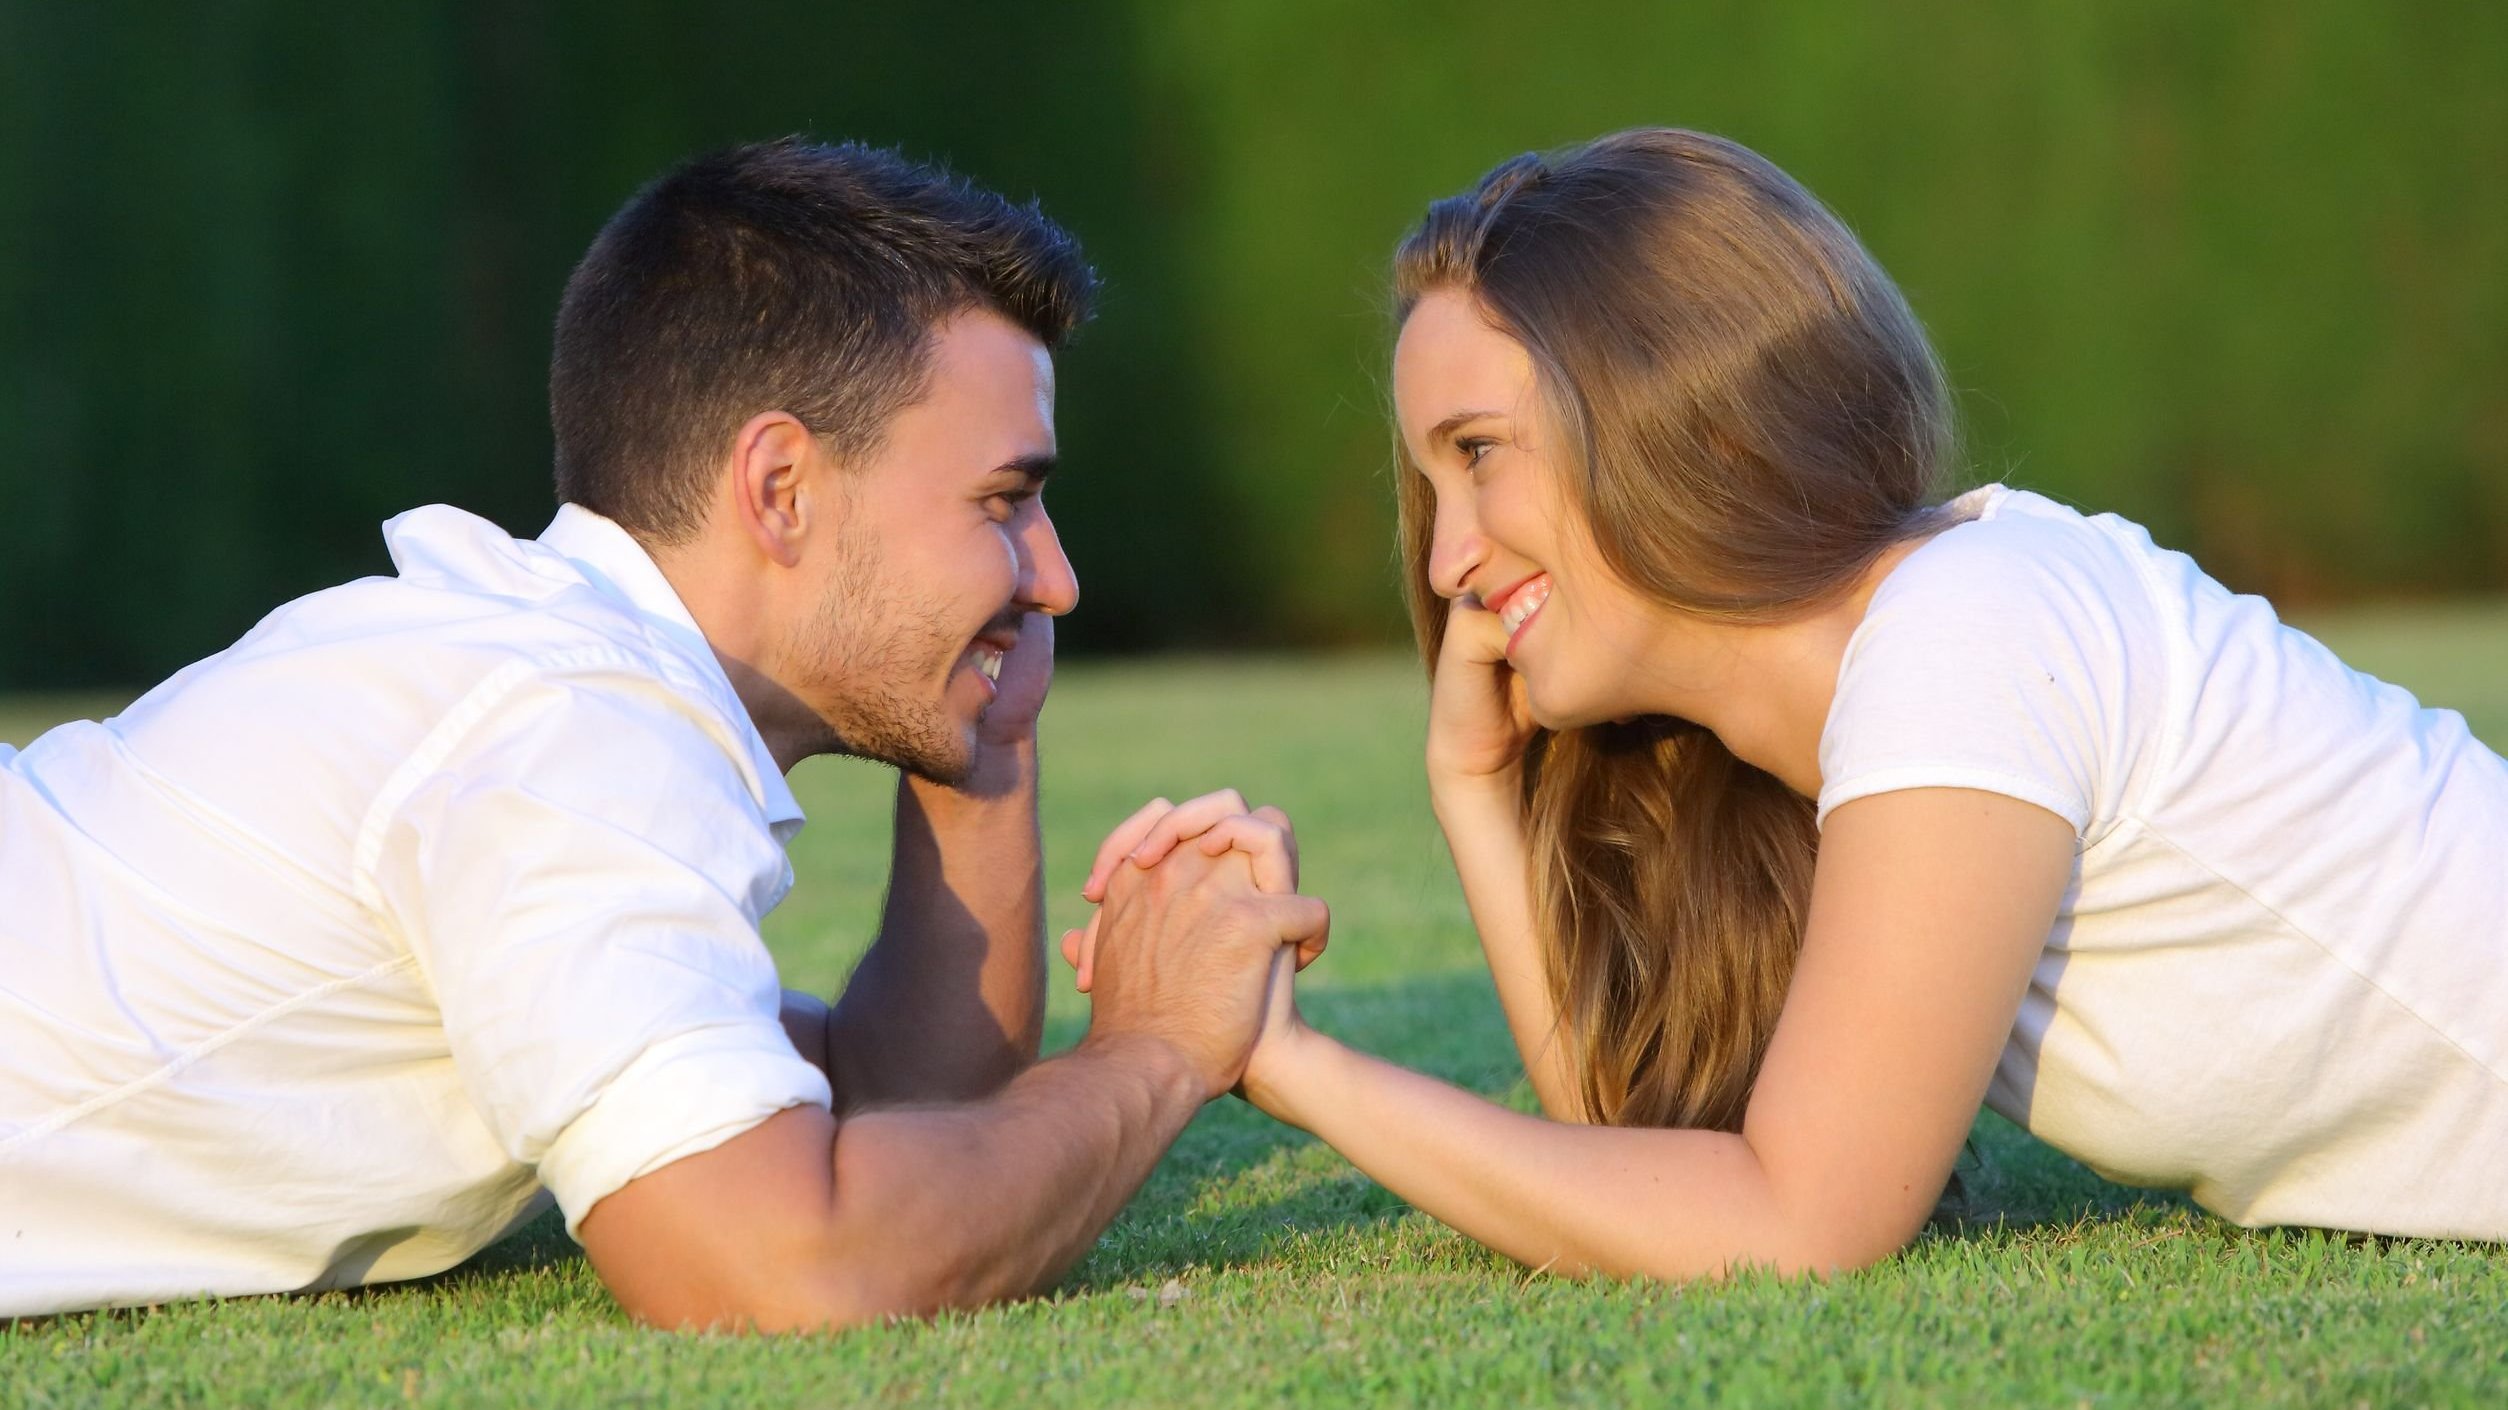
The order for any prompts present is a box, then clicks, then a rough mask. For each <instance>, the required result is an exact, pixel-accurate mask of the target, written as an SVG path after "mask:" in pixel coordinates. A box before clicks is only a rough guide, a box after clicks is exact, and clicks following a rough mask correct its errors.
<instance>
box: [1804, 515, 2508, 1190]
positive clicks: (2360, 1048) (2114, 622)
mask: <svg viewBox="0 0 2508 1410" xmlns="http://www.w3.org/2000/svg"><path fill="white" fill-rule="evenodd" d="M1963 504H1964V505H1965V506H1966V507H1967V508H1969V509H1970V510H1971V511H1972V512H1973V514H1974V518H1973V520H1972V521H1971V522H1968V523H1965V524H1961V525H1959V526H1958V527H1955V528H1952V529H1950V530H1948V531H1946V532H1944V533H1942V534H1941V535H1939V536H1938V537H1936V538H1934V539H1932V540H1931V541H1929V542H1927V543H1925V544H1923V545H1922V546H1920V547H1918V548H1917V549H1916V550H1914V551H1913V552H1912V553H1910V554H1909V555H1908V556H1907V557H1906V558H1904V559H1903V560H1901V561H1900V563H1899V565H1898V566H1897V568H1896V569H1894V570H1893V571H1892V572H1891V573H1890V575H1889V576H1888V578H1886V579H1885V580H1884V581H1883V582H1882V584H1881V586H1880V587H1879V589H1878V590H1877V591H1876V592H1875V594H1874V596H1873V599H1872V602H1871V606H1870V609H1869V611H1868V612H1867V614H1866V616H1865V618H1864V621H1863V623H1862V625H1861V626H1860V627H1859V628H1858V629H1857V630H1856V632H1855V634H1854V637H1853V639H1852V641H1851V642H1850V643H1849V645H1848V647H1847V650H1846V655H1845V660H1844V662H1843V663H1842V665H1841V667H1840V669H1839V673H1838V688H1837V697H1836V700H1835V703H1834V705H1833V706H1832V708H1831V710H1830V714H1829V719H1828V723H1827V728H1826V730H1825V731H1824V732H1823V734H1822V736H1821V741H1820V771H1821V778H1822V787H1821V792H1820V798H1819V808H1820V816H1821V817H1822V818H1823V819H1824V820H1825V819H1826V817H1827V816H1828V813H1829V810H1830V809H1833V808H1835V807H1837V806H1838V805H1840V804H1842V803H1845V802H1848V801H1850V800H1852V799H1856V798H1862V797H1866V796H1868V795H1871V794H1876V793H1884V792H1889V791H1891V790H1895V789H1902V788H1922V787H1933V786H1942V787H1956V788H1973V789H1982V790H1985V791H1987V792H1992V793H1999V794H2004V795H2007V796H2010V797H2013V798H2018V799H2022V800H2025V801H2027V802H2030V803H2034V804H2036V805H2038V806H2039V807H2042V808H2045V809H2047V810H2049V811H2050V812H2053V813H2055V814H2056V815H2058V816H2060V817H2062V818H2063V819H2064V820H2065V821H2066V822H2068V823H2070V824H2072V827H2073V831H2074V833H2075V835H2076V837H2077V838H2078V839H2079V843H2078V845H2079V860H2078V862H2077V863H2076V866H2075V871H2074V875H2073V882H2072V885H2071V886H2070V888H2069V889H2068V890H2067V891H2066V893H2065V895H2064V898H2063V906H2062V910H2061V911H2060V913H2059V914H2058V916H2057V919H2056V924H2055V929H2054V931H2053V933H2052V934H2050V935H2049V936H2048V937H2047V944H2046V952H2045V955H2044V957H2043V958H2042V959H2041V960H2040V961H2039V964H2038V967H2037V972H2036V975H2035V977H2034V979H2033V981H2032V983H2031V986H2030V989H2029V993H2028V996H2027V998H2026V999H2025V1000H2024V1001H2023V1002H2022V1005H2021V1009H2020V1016H2019V1020H2018V1022H2017V1023H2016V1025H2015V1026H2014V1028H2013V1031H2012V1037H2011V1042H2010V1045H2009V1046H2008V1047H2007V1048H2006V1049H2005V1051H2004V1054H2003V1058H2002V1061H2001V1064H2000V1066H1999V1067H1998V1069H1997V1071H1996V1073H1995V1078H1994V1083H1993V1087H1992V1089H1991V1090H1990V1092H1989V1093H1988V1096H1987V1102H1988V1104H1989V1105H1990V1106H1992V1107H1993V1108H1994V1109H1995V1110H1996V1111H1998V1112H2001V1113H2002V1114H2004V1115H2005V1116H2008V1117H2010V1118H2011V1119H2012V1120H2013V1121H2015V1122H2018V1123H2019V1124H2020V1125H2022V1126H2025V1127H2027V1128H2028V1129H2029V1130H2030V1131H2031V1132H2033V1133H2035V1134H2036V1135H2038V1136H2040V1137H2042V1138H2043V1139H2045V1140H2046V1141H2047V1142H2048V1143H2049V1144H2052V1145H2054V1146H2055V1147H2057V1148H2058V1149H2060V1150H2063V1151H2066V1152H2068V1153H2070V1154H2072V1155H2074V1156H2076V1157H2078V1158H2079V1159H2081V1160H2083V1161H2084V1162H2086V1163H2087V1164H2089V1165H2090V1166H2091V1167H2092V1168H2094V1169H2096V1170H2098V1171H2099V1172H2100V1173H2101V1174H2103V1175H2106V1176H2108V1177H2109V1178H2111V1179H2115V1180H2120V1181H2123V1182H2126V1183H2129V1184H2137V1185H2155V1186H2165V1187H2171V1188H2183V1189H2186V1190H2188V1191H2190V1192H2191V1193H2192V1194H2193V1196H2194V1198H2195V1199H2196V1200H2198V1201H2200V1202H2201V1203H2202V1204H2203V1205H2204V1206H2205V1207H2206V1208H2208V1209H2211V1210H2214V1211H2215V1212H2217V1213H2219V1214H2221V1215H2222V1216H2224V1217H2226V1218H2228V1219H2231V1220H2234V1221H2236V1222H2238V1223H2241V1224H2251V1225H2258V1224H2298V1225H2314V1226H2322V1227H2329V1228H2341V1229H2355V1230H2364V1231H2371V1232H2378V1233H2391V1234H2409V1235H2428V1236H2436V1237H2467V1238H2479V1239H2508V762H2503V761H2502V759H2501V758H2500V756H2499V755H2497V754H2495V753H2493V752H2491V751H2490V750H2489V749H2487V748H2485V747H2483V745H2482V744H2481V743H2480V742H2479V741H2477V740H2475V739H2474V738H2473V736H2472V735H2471V734H2470V733H2469V732H2468V731H2467V729H2466V728H2465V723H2464V719H2463V717H2462V716H2461V715H2458V714H2457V713H2456V712H2454V711H2452V710H2425V709H2422V708H2421V707H2420V706H2419V704H2418V703H2417V702H2415V701H2414V699H2413V698H2412V696H2411V695H2410V694H2408V693H2406V692H2405V691H2403V690H2401V689H2398V688H2397V687H2395V686H2391V685H2387V684H2384V683H2382V682H2380V681H2377V680H2373V679H2371V678H2370V677H2368V676H2364V675H2362V674H2360V673H2359V672H2357V671H2353V670H2351V669H2349V668H2348V667H2346V666H2344V665H2343V664H2342V662H2340V661H2339V660H2337V659H2335V657H2334V656H2333V654H2332V653H2331V652H2328V651H2327V650H2326V649H2325V648H2324V647H2323V646H2320V645H2319V644H2317V642H2315V641H2314V640H2312V639H2311V638H2309V637H2307V636H2305V635H2303V634H2302V633H2300V632H2297V631H2294V630H2292V629H2290V628H2288V627H2285V626H2283V625H2282V624H2281V623H2280V622H2279V621H2277V620H2276V619H2275V618H2274V615H2273V611H2272V609H2271V608H2270V607H2269V606H2267V605H2266V604H2265V603H2264V602H2263V601H2262V600H2261V599H2258V598H2254V597H2244V596H2235V595H2232V594H2231V593H2230V592H2228V591H2227V590H2226V589H2224V588H2222V587H2221V586H2220V585H2219V584H2218V583H2215V582H2213V581H2212V580H2211V579H2210V578H2208V577H2205V576H2204V575H2203V573H2202V571H2201V570H2199V569H2198V568H2196V566H2195V564H2194V562H2193V560H2191V559H2189V558H2187V557H2186V556H2185V555H2184V554H2180V553H2172V552H2166V551H2163V550H2161V549H2159V548H2157V547H2155V546H2153V544H2152V542H2151V539H2150V536H2149V535H2148V534H2146V533H2145V532H2144V531H2143V530H2142V529H2140V528H2138V527H2136V526H2135V525H2133V524H2130V523H2127V522H2125V521H2124V520H2122V519H2119V518H2117V517H2115V516H2114V515H2107V514H2102V515H2099V516H2097V517H2094V518H2084V517H2082V516H2081V515H2079V514H2076V513H2074V512H2073V511H2071V510H2069V509H2066V508H2064V507H2062V506H2060V505H2058V504H2055V503H2053V502H2051V501H2049V500H2046V499H2044V498H2041V497H2039V496H2037V495H2034V494H2028V493H2023V492H2015V491H2012V490H2008V489H2005V488H2003V487H2000V486H1992V487H1988V488H1986V489H1982V490H1979V491H1976V492H1974V493H1973V494H1971V495H1970V496H1968V497H1967V498H1966V499H1965V500H1964V501H1963ZM2503 669H2508V663H2503Z"/></svg>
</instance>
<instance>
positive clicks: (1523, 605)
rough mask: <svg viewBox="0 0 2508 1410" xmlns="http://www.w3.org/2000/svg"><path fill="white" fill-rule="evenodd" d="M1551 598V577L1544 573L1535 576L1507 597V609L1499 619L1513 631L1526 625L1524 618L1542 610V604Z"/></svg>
mask: <svg viewBox="0 0 2508 1410" xmlns="http://www.w3.org/2000/svg"><path fill="white" fill-rule="evenodd" d="M1549 600H1550V579H1549V577H1548V576H1547V575H1544V576H1542V577H1538V578H1535V579H1533V580H1532V581H1531V582H1529V583H1526V584H1525V585H1524V586H1522V587H1520V588H1517V589H1516V590H1515V596H1513V597H1510V598H1508V599H1507V606H1506V610H1505V611H1503V612H1500V613H1499V614H1498V621H1499V623H1500V624H1501V625H1503V626H1504V627H1505V628H1506V629H1507V630H1508V631H1509V632H1513V631H1514V630H1515V629H1516V628H1517V627H1520V626H1522V625H1524V620H1525V619H1526V618H1527V617H1530V616H1532V615H1533V614H1534V613H1535V612H1538V611H1540V610H1541V604H1543V603H1545V602H1548V601H1549Z"/></svg>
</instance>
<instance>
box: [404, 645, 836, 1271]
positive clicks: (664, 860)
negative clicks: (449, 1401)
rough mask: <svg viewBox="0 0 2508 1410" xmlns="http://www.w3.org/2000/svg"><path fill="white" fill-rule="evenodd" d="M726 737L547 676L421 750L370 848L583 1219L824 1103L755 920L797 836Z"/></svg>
mask: <svg viewBox="0 0 2508 1410" xmlns="http://www.w3.org/2000/svg"><path fill="white" fill-rule="evenodd" d="M723 734H724V725H723V722H721V721H717V720H713V719H711V718H710V717H708V716H707V715H705V714H704V712H702V711H700V710H698V709H697V708H695V707H693V706H691V705H689V704H688V703H686V702H685V701H682V700H680V699H678V698H676V697H675V696H673V695H672V694H671V692H669V691H668V690H666V689H663V688H662V687H661V686H660V685H659V684H658V683H655V682H652V681H649V680H640V679H637V678H635V677H634V676H633V675H630V674H625V673H621V674H618V675H614V676H604V675H602V674H601V673H598V672H592V673H579V674H575V675H571V676H566V677H557V678H551V677H544V676H537V675H535V676H534V677H533V678H531V679H529V680H527V681H524V682H523V683H521V684H519V685H517V686H515V687H514V688H513V689H512V690H510V691H509V692H507V693H505V694H504V695H503V696H502V697H501V698H498V699H496V700H494V701H492V702H489V703H487V704H486V705H485V706H484V708H481V709H480V710H479V711H478V718H477V719H476V720H475V721H474V722H471V723H469V724H468V725H467V727H466V728H463V729H462V730H461V731H460V732H459V735H458V738H456V739H455V740H453V741H452V742H451V743H450V744H448V745H446V746H445V747H444V748H443V752H442V757H440V758H436V759H425V760H422V761H417V762H416V763H415V767H416V769H417V776H416V778H415V781H414V783H411V784H409V785H407V786H406V787H407V791H406V796H405V797H404V798H403V799H402V800H401V801H400V802H399V803H398V804H397V806H395V807H393V808H391V810H390V812H389V815H388V821H386V822H384V823H383V824H382V825H381V826H380V828H379V830H376V831H375V832H374V833H373V836H372V837H371V838H370V840H369V850H370V851H371V853H372V856H371V860H370V866H369V868H368V875H369V876H370V877H371V880H372V883H373V888H374V893H375V901H376V904H377V905H378V907H379V909H380V910H381V911H382V912H383V914H384V915H385V916H386V917H387V919H388V921H389V923H391V924H393V925H395V926H396V927H397V928H398V929H399V931H400V933H401V935H402V937H403V938H404V940H405V941H406V943H407V944H408V945H409V947H410V949H411V951H412V953H414V954H415V955H416V956H417V958H418V960H419V963H420V965H421V967H422V968H423V970H424V971H425V974H426V977H427V979H428V981H429V983H430V985H431V986H432V987H433V989H434V992H435V996H436V1001H437V1004H438V1006H439V1008H440V1009H441V1012H442V1016H443V1021H444V1028H445V1032H446V1035H447V1037H448V1039H449V1041H450V1044H451V1048H452V1056H453V1062H454V1065H455V1067H456V1068H457V1070H458V1071H459V1072H460V1074H461V1078H462V1082H463V1085H464V1087H465V1088H466V1090H467V1091H468V1093H469V1095H470V1098H471V1101H472V1103H473V1105H474V1106H475V1107H476V1109H477V1111H478V1113H479V1115H480V1117H481V1118H482V1119H484V1121H485V1122H486V1124H487V1126H488V1128H489V1131H490V1133H491V1134H492V1135H493V1136H494V1138H495V1139H496V1141H497V1143H498V1144H499V1145H500V1146H501V1147H503V1149H504V1151H505V1152H506V1154H507V1155H508V1156H510V1157H511V1158H512V1159H514V1160H516V1161H519V1162H521V1163H523V1164H526V1165H530V1166H532V1167H534V1168H535V1169H536V1170H537V1172H538V1174H539V1178H540V1180H541V1183H542V1184H544V1185H546V1186H547V1187H548V1189H549V1190H550V1192H551V1193H552V1194H554V1195H555V1196H556V1197H557V1201H558V1204H559V1205H560V1206H561V1207H562V1208H563V1209H564V1210H565V1212H566V1227H567V1231H568V1232H569V1233H573V1232H575V1230H576V1228H577V1227H578V1225H579V1224H580V1223H581V1222H582V1220H583V1217H584V1215H585V1214H586V1213H587V1212H588V1211H589V1210H590V1209H591V1208H592V1206H593V1205H594V1204H596V1203H598V1202H599V1201H600V1200H601V1199H602V1198H603V1197H605V1196H607V1195H609V1194H610V1193H612V1192H613V1191H615V1190H617V1189H618V1188H619V1187H621V1186H623V1185H625V1184H626V1183H627V1182H628V1181H630V1180H633V1179H635V1178H636V1177H638V1176H640V1175H643V1174H645V1173H647V1172H649V1171H652V1170H655V1169H658V1168H660V1167H661V1166H664V1165H667V1164H669V1163H671V1162H672V1161H675V1160H678V1159H680V1158H682V1157H684V1156H689V1155H693V1154H696V1153H697V1152H700V1151H704V1150H708V1149H711V1148H713V1147H714V1146H717V1145H719V1144H721V1143H722V1142H724V1141H727V1140H729V1139H731V1138H732V1137H734V1136H737V1135H739V1134H741V1133H742V1132H744V1131H747V1130H749V1129H751V1128H753V1127H755V1126H756V1125H757V1124H758V1123H760V1122H762V1121H764V1120H765V1119H766V1118H767V1117H769V1116H772V1115H774V1114H775V1113H776V1112H779V1111H782V1110H785V1109H786V1108H789V1107H794V1106H800V1105H818V1106H825V1105H827V1104H828V1102H829V1091H828V1085H827V1080H826V1077H825V1076H824V1075H823V1074H822V1073H821V1072H820V1070H819V1069H818V1068H817V1067H816V1066H814V1065H812V1064H811V1063H809V1062H806V1061H804V1060H803V1059H802V1057H801V1055H800V1054H799V1053H798V1052H796V1051H795V1050H794V1049H793V1046H792V1043H791V1041H790V1040H789V1039H788V1038H787V1037H786V1036H785V1033H784V1029H783V1025H782V1021H781V1017H780V1015H781V1007H782V988H781V985H780V982H779V981H778V979H777V976H776V972H775V965H774V961H773V959H772V958H771V957H770V956H769V955H768V954H767V951H766V947H765V945H764V943H763V942H762V941H761V940H760V939H759V936H758V921H759V918H760V917H761V916H762V915H763V913H764V912H765V911H766V909H768V908H769V907H771V906H772V905H773V904H774V902H775V900H776V899H777V898H778V897H780V895H781V894H782V891H783V888H784V885H785V883H786V881H787V879H788V877H789V872H788V871H787V869H786V868H787V864H786V861H785V858H784V854H783V850H782V848H781V846H780V845H779V844H778V842H777V841H776V839H775V837H774V835H773V833H772V832H771V831H770V829H769V827H768V824H767V820H766V816H765V813H764V811H763V805H762V804H761V802H760V801H759V799H758V797H757V796H756V792H755V789H754V787H753V786H752V782H751V781H750V780H749V778H748V777H747V775H746V774H745V773H744V772H743V771H742V766H741V765H740V764H739V763H737V762H736V761H735V759H736V756H735V755H734V753H733V752H732V750H733V748H734V747H736V746H735V745H734V744H733V742H732V741H729V740H727V739H725V738H724V737H723Z"/></svg>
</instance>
